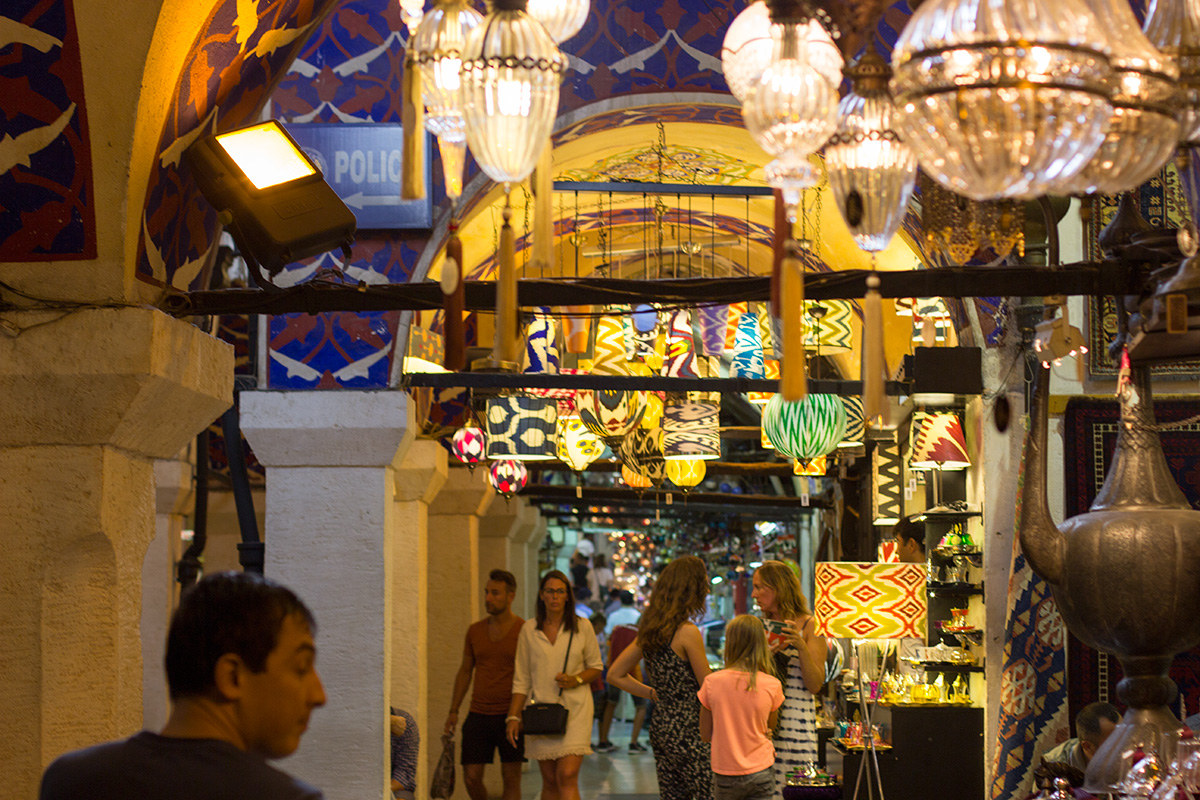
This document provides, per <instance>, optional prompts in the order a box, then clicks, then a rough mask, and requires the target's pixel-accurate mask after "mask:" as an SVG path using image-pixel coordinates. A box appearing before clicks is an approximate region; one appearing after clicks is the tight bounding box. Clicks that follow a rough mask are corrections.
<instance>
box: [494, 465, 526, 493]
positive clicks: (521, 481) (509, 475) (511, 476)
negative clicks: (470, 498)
mask: <svg viewBox="0 0 1200 800" xmlns="http://www.w3.org/2000/svg"><path fill="white" fill-rule="evenodd" d="M488 483H490V484H492V488H493V489H495V490H496V493H497V494H499V495H502V496H503V497H504V498H505V499H507V498H509V497H512V496H513V495H514V494H516V493H517V492H519V491H521V490H522V489H524V488H525V484H527V483H529V470H527V469H526V468H525V465H524V464H522V463H521V462H520V461H497V462H495V463H494V464H492V468H491V469H490V470H488Z"/></svg>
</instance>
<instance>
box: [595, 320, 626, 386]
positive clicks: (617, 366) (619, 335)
mask: <svg viewBox="0 0 1200 800" xmlns="http://www.w3.org/2000/svg"><path fill="white" fill-rule="evenodd" d="M592 372H593V373H595V374H596V375H625V374H628V372H629V367H628V360H627V359H626V358H625V327H624V323H623V322H622V320H621V318H620V317H617V316H613V315H612V314H605V315H604V316H603V317H601V318H600V319H599V320H597V322H596V345H595V347H594V348H593V351H592Z"/></svg>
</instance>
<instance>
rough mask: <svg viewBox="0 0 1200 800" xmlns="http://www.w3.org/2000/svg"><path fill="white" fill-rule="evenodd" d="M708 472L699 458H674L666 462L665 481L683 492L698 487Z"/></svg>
mask: <svg viewBox="0 0 1200 800" xmlns="http://www.w3.org/2000/svg"><path fill="white" fill-rule="evenodd" d="M707 470H708V467H706V466H705V464H704V460H703V459H700V458H675V459H671V460H670V461H668V462H667V479H668V480H670V481H671V483H673V484H675V485H676V486H678V487H679V488H680V489H683V490H684V491H686V490H688V489H691V488H692V487H693V486H697V485H699V483H700V481H702V480H704V473H705V472H706V471H707Z"/></svg>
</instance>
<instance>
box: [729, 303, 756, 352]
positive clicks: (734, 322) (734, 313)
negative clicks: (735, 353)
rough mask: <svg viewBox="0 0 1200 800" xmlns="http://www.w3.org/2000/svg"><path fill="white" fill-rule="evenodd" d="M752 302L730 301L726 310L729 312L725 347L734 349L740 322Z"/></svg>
mask: <svg viewBox="0 0 1200 800" xmlns="http://www.w3.org/2000/svg"><path fill="white" fill-rule="evenodd" d="M749 307H750V304H749V303H747V302H744V301H743V302H741V303H730V304H729V306H728V307H727V309H726V311H727V312H728V313H729V320H728V325H727V326H726V328H725V349H726V350H732V349H733V346H734V341H735V339H736V338H737V329H738V323H739V322H741V320H742V314H745V313H746V311H747V309H748V308H749Z"/></svg>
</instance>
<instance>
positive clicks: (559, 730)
mask: <svg viewBox="0 0 1200 800" xmlns="http://www.w3.org/2000/svg"><path fill="white" fill-rule="evenodd" d="M576 624H578V622H576ZM573 641H575V631H571V635H570V637H569V638H568V639H567V654H566V655H565V656H563V668H562V671H563V672H566V671H567V661H568V659H570V657H571V643H572V642H573ZM562 691H563V690H562V687H561V686H560V687H558V696H559V697H562ZM521 728H522V729H523V731H524V733H525V735H526V736H562V735H563V734H565V733H566V732H567V707H566V706H564V705H563V704H562V703H530V704H529V705H527V706H525V708H523V709H522V710H521Z"/></svg>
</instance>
